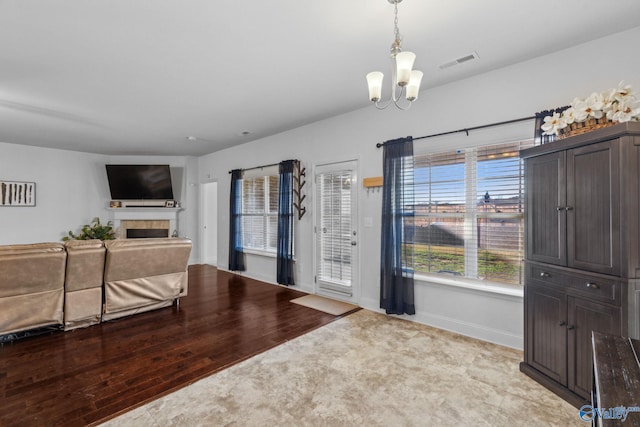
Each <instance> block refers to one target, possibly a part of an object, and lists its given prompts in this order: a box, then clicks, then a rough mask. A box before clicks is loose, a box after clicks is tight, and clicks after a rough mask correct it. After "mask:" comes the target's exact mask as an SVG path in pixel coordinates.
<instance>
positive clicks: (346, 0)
mask: <svg viewBox="0 0 640 427" xmlns="http://www.w3.org/2000/svg"><path fill="white" fill-rule="evenodd" d="M639 18H640V1H638V0H611V1H608V2H605V1H602V0H562V1H559V0H534V1H525V0H482V1H480V0H446V1H444V0H431V1H427V0H405V1H403V2H402V3H401V4H400V5H399V27H400V31H401V33H402V35H403V36H404V45H403V47H404V49H405V50H411V51H413V52H415V53H416V55H417V59H416V68H418V69H421V70H422V71H424V74H425V75H424V79H423V89H424V88H429V87H434V86H438V85H442V84H444V83H448V82H452V81H454V80H457V79H461V78H465V77H469V76H471V75H474V74H478V73H483V72H486V71H489V70H492V69H496V68H499V67H503V66H506V65H509V64H513V63H516V62H520V61H523V60H527V59H530V58H533V57H536V56H540V55H544V54H547V53H550V52H553V51H556V50H560V49H564V48H566V47H569V46H572V45H576V44H579V43H583V42H586V41H589V40H592V39H596V38H599V37H602V36H605V35H608V34H613V33H616V32H619V31H623V30H626V29H629V28H633V27H636V26H638V23H639V22H640V20H639ZM392 41H393V6H392V5H391V4H389V3H388V1H387V0H342V1H338V0H322V1H320V0H316V1H311V0H306V1H305V0H275V1H265V0H230V1H228V2H221V1H218V0H0V142H8V143H13V144H25V145H35V146H42V147H54V148H61V149H69V150H76V151H85V152H94V153H104V154H131V155H136V154H142V155H154V154H158V155H202V154H205V153H211V152H214V151H217V150H220V149H223V148H226V147H230V146H232V145H235V144H240V143H244V142H248V141H251V140H255V139H259V138H263V137H265V136H268V135H273V134H276V133H279V132H282V131H285V130H287V129H291V128H295V127H298V126H301V125H304V124H306V123H310V122H314V121H317V120H320V119H324V118H327V117H331V116H333V115H338V114H341V113H344V112H348V111H351V110H355V109H359V108H363V107H367V106H368V104H369V101H368V100H367V89H366V82H365V77H364V76H365V74H366V73H367V72H368V71H372V70H374V69H378V70H380V71H383V72H385V73H386V74H388V71H389V58H388V51H389V47H390V45H391V42H392ZM472 52H477V54H478V55H479V59H478V60H474V61H471V62H468V63H465V64H461V65H458V66H456V67H452V68H448V69H445V70H441V69H440V68H439V67H438V66H439V65H441V64H444V63H446V62H449V61H451V60H454V59H456V58H459V57H461V56H465V55H467V54H469V53H472ZM418 102H420V100H419V101H418ZM369 108H373V107H369ZM245 131H249V132H251V134H250V135H242V133H243V132H245ZM187 136H195V137H196V138H197V139H196V140H192V141H190V140H187V139H186V137H187Z"/></svg>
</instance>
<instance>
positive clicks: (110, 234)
mask: <svg viewBox="0 0 640 427" xmlns="http://www.w3.org/2000/svg"><path fill="white" fill-rule="evenodd" d="M115 238H116V232H115V231H114V230H113V223H112V222H111V221H109V222H107V224H106V225H102V224H101V223H100V218H98V217H95V218H93V221H91V224H85V225H83V226H82V230H80V234H78V235H77V236H76V235H75V234H73V231H69V235H68V236H64V237H63V238H62V240H64V241H67V240H91V239H100V240H114V239H115Z"/></svg>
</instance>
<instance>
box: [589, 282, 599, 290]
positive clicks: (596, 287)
mask: <svg viewBox="0 0 640 427" xmlns="http://www.w3.org/2000/svg"><path fill="white" fill-rule="evenodd" d="M587 288H589V289H600V285H598V284H597V283H593V282H587Z"/></svg>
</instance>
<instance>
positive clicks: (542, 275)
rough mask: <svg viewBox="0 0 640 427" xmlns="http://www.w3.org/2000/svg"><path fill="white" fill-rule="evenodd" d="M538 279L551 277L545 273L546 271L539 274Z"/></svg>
mask: <svg viewBox="0 0 640 427" xmlns="http://www.w3.org/2000/svg"><path fill="white" fill-rule="evenodd" d="M540 277H551V274H550V273H547V272H546V271H542V272H540Z"/></svg>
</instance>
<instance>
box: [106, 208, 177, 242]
mask: <svg viewBox="0 0 640 427" xmlns="http://www.w3.org/2000/svg"><path fill="white" fill-rule="evenodd" d="M107 210H108V211H109V214H110V216H111V221H113V227H114V228H115V229H116V230H118V231H119V233H120V235H121V236H123V234H124V232H123V230H120V226H121V223H122V221H158V220H165V221H169V235H170V236H171V235H173V234H174V233H178V212H180V211H181V210H182V208H164V207H162V208H161V207H144V208H107Z"/></svg>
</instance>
